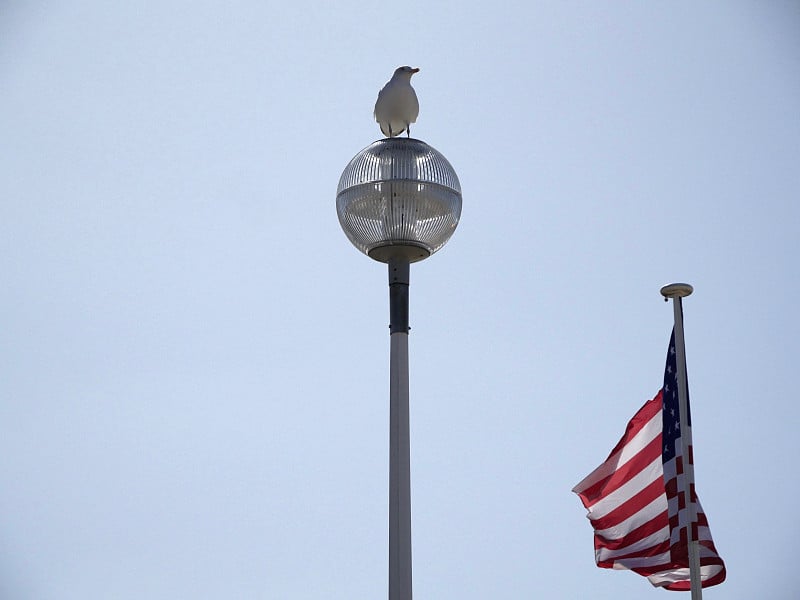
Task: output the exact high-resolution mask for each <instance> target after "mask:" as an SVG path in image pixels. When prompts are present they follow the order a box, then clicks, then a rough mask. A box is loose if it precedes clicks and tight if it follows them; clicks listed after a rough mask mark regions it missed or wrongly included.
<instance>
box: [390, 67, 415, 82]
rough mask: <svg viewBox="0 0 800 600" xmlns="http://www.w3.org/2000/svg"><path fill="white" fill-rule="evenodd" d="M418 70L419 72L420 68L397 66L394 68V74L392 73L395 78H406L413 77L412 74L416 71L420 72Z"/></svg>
mask: <svg viewBox="0 0 800 600" xmlns="http://www.w3.org/2000/svg"><path fill="white" fill-rule="evenodd" d="M418 72H419V69H418V68H412V67H409V66H405V67H397V68H396V69H395V70H394V75H392V77H393V78H394V77H397V78H400V77H404V78H406V79H411V76H412V75H413V74H414V73H418Z"/></svg>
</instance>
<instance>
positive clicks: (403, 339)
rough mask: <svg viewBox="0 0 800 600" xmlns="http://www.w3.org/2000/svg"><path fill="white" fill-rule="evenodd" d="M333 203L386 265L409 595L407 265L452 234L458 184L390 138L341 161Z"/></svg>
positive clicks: (400, 574) (400, 598)
mask: <svg viewBox="0 0 800 600" xmlns="http://www.w3.org/2000/svg"><path fill="white" fill-rule="evenodd" d="M336 209H337V213H338V215H339V223H340V224H341V226H342V229H343V230H344V232H345V233H346V234H347V237H348V238H349V239H350V241H351V242H352V243H353V245H354V246H356V248H358V249H359V250H361V251H362V252H363V253H364V254H366V255H367V256H369V257H370V258H372V259H374V260H377V261H379V262H383V263H387V264H388V268H389V331H390V335H391V337H390V358H389V367H390V368H389V600H411V598H412V587H411V446H410V430H409V398H408V332H409V325H408V286H409V281H410V264H411V263H412V262H417V261H420V260H424V259H425V258H427V257H429V256H430V255H431V254H433V253H434V252H436V251H437V250H439V249H440V248H441V247H442V246H444V244H445V243H446V242H447V240H448V239H450V236H451V235H452V234H453V232H454V231H455V229H456V226H457V225H458V221H459V219H460V217H461V185H460V183H459V181H458V177H457V176H456V173H455V171H454V170H453V167H452V166H451V165H450V163H449V162H448V161H447V159H446V158H445V157H444V156H442V155H441V154H440V153H439V152H438V151H436V150H435V149H433V148H432V147H430V146H429V145H428V144H426V143H425V142H423V141H421V140H416V139H413V138H387V139H383V140H378V141H377V142H374V143H372V144H371V145H369V146H367V147H366V148H364V149H363V150H362V151H361V152H359V153H358V154H357V155H356V156H355V157H354V158H353V159H352V160H351V161H350V163H349V164H348V165H347V167H345V170H344V172H343V173H342V176H341V178H340V179H339V187H338V190H337V194H336Z"/></svg>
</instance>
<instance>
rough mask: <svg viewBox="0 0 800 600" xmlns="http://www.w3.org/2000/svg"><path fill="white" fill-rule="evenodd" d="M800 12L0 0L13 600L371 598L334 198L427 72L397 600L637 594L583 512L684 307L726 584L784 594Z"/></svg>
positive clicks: (0, 483) (752, 7) (366, 485)
mask: <svg viewBox="0 0 800 600" xmlns="http://www.w3.org/2000/svg"><path fill="white" fill-rule="evenodd" d="M799 33H800V6H799V5H798V4H797V3H793V2H780V1H775V2H742V1H738V0H732V1H724V2H723V1H711V2H705V3H699V4H698V3H693V2H683V1H681V2H674V3H642V2H614V3H599V2H578V1H575V2H536V3H530V2H525V3H523V2H508V3H494V4H492V3H483V2H481V3H475V2H430V1H427V2H417V1H415V0H410V1H409V2H407V3H404V4H403V5H402V7H400V6H399V5H388V4H386V3H363V2H350V1H347V0H343V1H342V2H337V3H322V2H308V1H304V0H298V1H296V2H291V3H289V2H282V3H275V2H270V1H267V2H255V1H248V0H239V1H230V2H204V1H199V2H198V1H196V0H195V1H193V2H188V1H180V0H163V1H162V2H159V3H118V2H106V1H102V2H101V1H99V0H84V1H82V2H44V1H33V2H22V1H15V0H6V1H5V2H2V3H0V132H1V135H2V137H1V138H0V139H1V140H2V141H1V142H0V281H2V284H3V285H2V292H0V315H2V317H0V323H1V324H0V457H2V458H0V597H2V598H3V599H7V600H28V599H35V600H73V599H78V598H80V599H81V600H83V599H86V598H98V599H99V598H114V599H118V600H127V599H134V598H136V599H140V598H149V599H155V600H158V599H175V598H192V599H198V600H205V599H218V598H254V599H261V598H263V599H276V600H280V599H284V598H285V599H293V600H316V599H323V598H324V599H340V598H341V599H348V600H352V599H360V598H365V599H367V598H382V597H383V598H385V597H386V593H387V592H386V590H387V580H388V574H387V569H388V566H387V565H388V550H387V542H388V525H387V518H388V431H389V427H388V395H389V385H388V384H389V382H388V369H389V331H388V327H387V324H388V289H387V278H386V267H385V265H383V264H380V263H377V262H374V261H372V260H370V259H368V258H367V257H365V256H364V255H362V254H360V253H359V252H358V251H357V250H356V249H355V248H354V247H353V246H352V245H351V244H350V243H349V242H348V240H347V238H346V237H345V235H344V233H343V232H342V231H341V228H340V226H339V223H338V220H337V217H336V211H335V193H336V186H337V183H338V179H339V176H340V174H341V172H342V170H343V169H344V167H345V166H346V165H347V163H348V161H349V160H350V159H351V158H352V157H353V156H354V155H355V154H356V153H358V152H359V151H360V150H361V149H362V148H364V147H365V146H367V145H369V144H370V143H371V142H373V141H375V140H376V139H379V138H380V137H381V134H380V131H379V129H378V126H377V124H376V123H375V122H374V121H373V119H372V109H373V105H374V101H375V98H376V95H377V92H378V90H379V89H380V87H381V86H382V85H383V84H384V83H385V82H386V81H387V80H388V78H389V77H390V76H391V74H392V72H393V70H394V69H395V68H396V67H397V66H399V65H406V64H407V65H411V66H415V67H420V69H421V71H420V72H419V73H418V74H416V75H415V76H414V78H413V84H414V86H415V88H416V91H417V94H418V96H419V99H420V106H421V108H420V115H419V118H418V120H417V123H416V125H415V126H414V128H413V130H412V131H413V134H414V136H415V137H417V138H419V139H422V140H424V141H426V142H427V143H429V144H430V145H431V146H433V147H434V148H436V149H437V150H439V151H440V152H441V153H442V154H444V156H446V157H447V158H448V160H449V161H450V163H451V164H452V165H453V167H454V168H455V170H456V172H457V173H458V175H459V178H460V181H461V186H462V189H463V199H464V200H463V202H464V203H463V212H462V216H461V222H460V224H459V226H458V229H457V230H456V232H455V234H454V235H453V237H452V239H451V240H450V241H449V242H448V244H447V245H446V246H445V247H444V248H443V249H442V250H440V251H439V252H438V253H436V254H435V255H434V256H432V257H431V258H429V259H427V260H425V261H423V262H421V263H418V264H414V265H413V266H412V269H411V315H410V316H411V319H410V320H411V327H412V330H411V335H410V374H411V375H410V377H411V452H412V457H411V473H412V507H413V508H412V512H413V556H414V563H413V568H414V594H415V598H417V599H418V600H425V599H426V598H431V599H433V598H436V599H438V600H447V599H459V600H469V599H478V598H565V599H573V598H589V597H591V598H594V599H599V600H604V599H612V598H613V599H614V600H625V599H634V598H636V599H641V598H643V597H653V598H655V597H658V596H664V595H665V594H671V593H669V592H665V591H662V590H659V589H655V588H652V587H651V586H650V584H649V583H648V582H647V580H646V579H644V578H642V577H639V576H638V575H635V574H633V573H630V572H624V571H609V570H603V569H598V568H596V567H595V565H594V555H593V546H592V531H591V527H590V525H589V523H588V521H587V520H586V518H585V514H586V512H585V510H584V508H583V506H582V505H581V503H580V500H579V499H578V497H577V496H575V495H574V494H572V493H571V492H570V490H571V488H572V487H573V486H574V485H575V484H576V483H578V482H579V481H580V480H581V479H582V478H583V477H584V476H585V475H587V474H588V473H589V472H590V471H591V470H593V469H594V468H595V467H596V466H597V465H598V464H600V463H601V462H602V461H603V460H604V459H605V457H606V456H607V454H608V453H609V451H610V450H611V448H612V447H613V446H614V445H615V444H616V442H617V440H618V439H619V437H620V436H621V435H622V433H623V431H624V428H625V425H626V423H627V421H628V419H629V418H630V417H631V416H633V414H634V413H635V412H636V411H637V410H638V409H639V407H640V406H641V405H642V404H643V403H644V402H645V401H646V400H648V399H650V398H652V397H653V396H655V394H656V392H657V391H658V388H659V387H660V386H661V382H662V375H663V368H664V359H665V356H666V349H667V343H668V340H669V335H670V329H671V327H672V308H671V305H670V304H665V303H664V302H663V299H662V298H661V296H660V294H659V289H660V287H661V286H662V285H664V284H666V283H671V282H676V281H678V282H682V281H685V282H689V283H691V284H692V285H693V286H694V289H695V291H694V294H693V295H692V296H690V297H689V298H687V299H686V300H685V302H684V315H685V335H686V353H687V362H688V374H689V386H690V392H691V397H692V411H693V412H692V417H693V435H694V448H695V453H694V455H695V474H696V478H697V490H698V493H699V496H700V498H701V500H702V503H703V508H704V509H705V512H706V514H707V516H708V519H709V523H710V526H711V531H712V533H713V535H714V541H715V543H716V546H717V549H718V550H719V552H720V554H721V556H722V557H723V559H724V560H725V561H726V564H727V570H728V579H727V581H726V582H725V583H723V584H722V585H720V586H717V587H714V588H709V589H707V590H705V592H704V597H705V598H707V599H708V600H715V599H719V600H722V599H723V598H724V599H725V600H745V599H746V600H750V599H752V598H756V597H763V598H771V599H777V600H781V599H784V598H786V599H788V598H793V597H796V595H797V592H796V589H795V588H796V584H795V583H793V582H792V574H793V571H794V566H795V565H794V563H795V561H794V559H793V556H794V554H795V549H796V540H797V536H798V534H800V516H798V512H797V507H796V500H795V499H796V498H797V497H798V495H800V483H798V477H797V469H796V468H794V467H792V466H791V465H792V464H793V463H794V462H795V461H796V459H795V457H796V455H797V449H796V448H797V427H798V424H800V418H799V417H800V408H798V403H797V401H796V399H795V398H794V394H795V392H794V391H793V390H794V387H795V378H794V375H795V374H796V365H795V363H794V361H795V359H796V358H797V350H796V341H797V339H798V338H800V319H799V318H798V311H797V308H796V303H797V299H798V297H800V277H799V275H800V273H799V272H798V256H800V241H799V240H800V235H799V232H798V230H799V229H800V208H798V197H800V160H799V159H800V109H799V107H800V35H798V34H799Z"/></svg>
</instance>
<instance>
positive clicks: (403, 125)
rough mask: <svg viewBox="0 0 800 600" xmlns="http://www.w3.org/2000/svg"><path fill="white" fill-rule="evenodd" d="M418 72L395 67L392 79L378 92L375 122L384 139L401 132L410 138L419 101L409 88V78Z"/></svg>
mask: <svg viewBox="0 0 800 600" xmlns="http://www.w3.org/2000/svg"><path fill="white" fill-rule="evenodd" d="M418 71H419V69H412V68H411V67H397V69H395V71H394V75H392V78H391V79H390V80H389V81H387V82H386V85H384V86H383V87H382V88H381V91H380V92H378V100H377V102H375V120H376V121H377V122H378V124H379V125H380V126H381V131H382V132H383V135H385V136H386V137H394V136H396V135H400V134H401V133H403V131H405V132H406V135H407V136H408V137H411V123H416V122H417V116H418V115H419V100H417V94H416V92H415V91H414V88H413V87H411V76H412V75H413V74H414V73H416V72H418Z"/></svg>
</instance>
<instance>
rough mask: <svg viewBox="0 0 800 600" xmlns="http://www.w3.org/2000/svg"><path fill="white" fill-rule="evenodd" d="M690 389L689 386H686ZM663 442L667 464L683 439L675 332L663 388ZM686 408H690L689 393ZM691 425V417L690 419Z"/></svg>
mask: <svg viewBox="0 0 800 600" xmlns="http://www.w3.org/2000/svg"><path fill="white" fill-rule="evenodd" d="M686 387H687V388H688V387H689V386H688V385H687V386H686ZM662 392H663V393H662V400H663V404H662V408H663V411H662V413H661V414H662V419H663V420H662V430H661V432H662V442H663V444H664V445H663V447H662V448H661V455H662V459H663V461H664V462H665V463H666V462H667V461H669V460H671V459H672V458H674V457H675V448H676V442H677V441H678V440H679V439H680V437H681V416H680V404H679V403H678V361H677V355H676V353H675V330H674V329H673V330H672V336H671V337H670V338H669V351H668V352H667V366H666V368H665V369H664V387H663V388H662ZM686 402H687V404H686V408H687V411H688V408H689V404H688V402H689V397H688V391H687V397H686ZM689 424H690V425H691V417H690V419H689Z"/></svg>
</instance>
